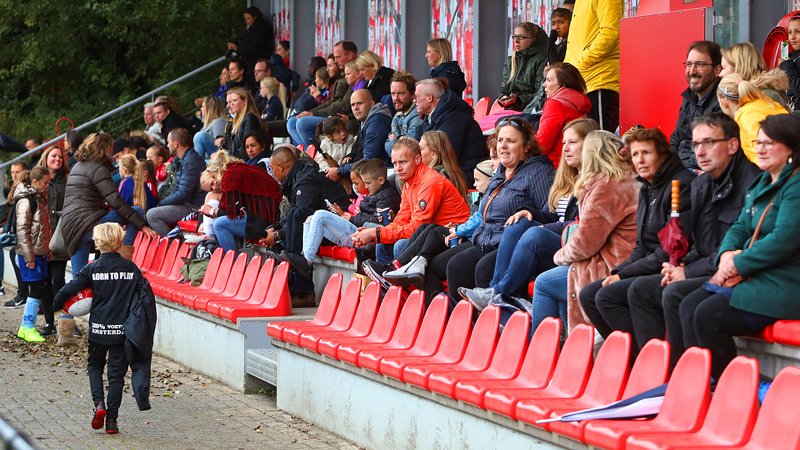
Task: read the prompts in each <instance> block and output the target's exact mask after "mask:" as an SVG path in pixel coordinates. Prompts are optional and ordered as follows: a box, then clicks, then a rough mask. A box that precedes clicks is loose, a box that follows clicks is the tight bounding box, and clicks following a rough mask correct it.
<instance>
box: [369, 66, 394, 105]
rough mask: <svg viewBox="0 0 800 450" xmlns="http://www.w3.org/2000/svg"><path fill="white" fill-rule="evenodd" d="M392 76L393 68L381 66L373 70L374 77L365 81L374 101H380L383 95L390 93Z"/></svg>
mask: <svg viewBox="0 0 800 450" xmlns="http://www.w3.org/2000/svg"><path fill="white" fill-rule="evenodd" d="M392 76H394V70H393V69H390V68H388V67H384V66H381V67H380V68H379V69H378V71H377V72H375V78H373V79H372V80H371V81H368V82H367V84H366V89H367V90H368V91H369V93H370V94H372V99H373V100H375V103H380V102H381V99H382V98H383V96H384V95H387V94H390V93H391V87H392Z"/></svg>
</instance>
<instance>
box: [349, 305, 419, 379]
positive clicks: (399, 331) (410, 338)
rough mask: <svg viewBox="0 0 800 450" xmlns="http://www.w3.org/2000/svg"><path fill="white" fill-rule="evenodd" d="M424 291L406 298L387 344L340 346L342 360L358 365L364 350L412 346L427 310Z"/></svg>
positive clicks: (360, 343) (359, 343) (358, 343)
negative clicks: (423, 314) (359, 357)
mask: <svg viewBox="0 0 800 450" xmlns="http://www.w3.org/2000/svg"><path fill="white" fill-rule="evenodd" d="M424 296H425V293H424V292H422V291H414V292H412V293H411V295H409V296H408V299H406V304H405V305H404V306H403V310H402V311H401V312H400V317H399V318H398V319H397V326H396V327H395V329H394V334H393V335H392V339H390V340H389V342H387V343H385V344H370V343H363V342H353V343H349V344H342V345H340V346H339V352H338V357H339V360H340V361H345V362H348V363H350V364H354V365H358V355H359V354H360V353H361V352H363V351H370V350H378V349H386V350H399V349H405V348H411V346H412V345H414V341H415V340H416V338H417V333H418V332H419V326H420V322H422V313H423V312H424V311H425V304H424V302H423V297H424Z"/></svg>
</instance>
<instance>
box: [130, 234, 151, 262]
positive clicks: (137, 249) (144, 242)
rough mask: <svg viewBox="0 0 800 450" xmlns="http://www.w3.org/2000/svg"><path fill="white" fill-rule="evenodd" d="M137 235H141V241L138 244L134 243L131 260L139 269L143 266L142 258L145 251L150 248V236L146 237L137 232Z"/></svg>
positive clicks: (145, 253)
mask: <svg viewBox="0 0 800 450" xmlns="http://www.w3.org/2000/svg"><path fill="white" fill-rule="evenodd" d="M139 235H142V239H141V240H140V241H139V243H138V244H137V243H134V249H133V256H131V260H132V261H133V262H134V263H136V265H137V266H138V267H139V268H140V269H141V268H142V266H143V265H144V257H145V256H147V249H148V248H150V241H151V239H150V236H147V235H146V234H144V233H143V232H141V231H140V232H139Z"/></svg>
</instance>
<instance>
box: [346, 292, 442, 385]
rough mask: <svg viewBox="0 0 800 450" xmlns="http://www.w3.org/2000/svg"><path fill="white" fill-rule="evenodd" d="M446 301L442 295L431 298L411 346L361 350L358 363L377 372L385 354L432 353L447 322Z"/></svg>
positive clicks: (440, 338) (437, 345)
mask: <svg viewBox="0 0 800 450" xmlns="http://www.w3.org/2000/svg"><path fill="white" fill-rule="evenodd" d="M447 302H448V299H447V297H446V296H444V295H437V296H436V298H434V299H433V301H432V302H431V304H430V306H428V310H427V311H425V317H423V318H422V325H420V327H419V335H418V336H417V340H416V342H415V344H414V346H413V347H411V348H409V349H398V350H383V349H376V350H368V351H363V352H361V354H359V355H358V365H359V366H361V367H363V368H364V369H369V370H371V371H373V372H378V369H379V368H380V365H381V360H383V358H386V357H387V356H398V355H416V354H424V355H426V356H427V355H432V354H433V353H434V352H436V349H437V348H438V347H439V343H440V342H441V340H442V333H444V325H445V323H446V322H447ZM420 348H421V350H420Z"/></svg>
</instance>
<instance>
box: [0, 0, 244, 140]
mask: <svg viewBox="0 0 800 450" xmlns="http://www.w3.org/2000/svg"><path fill="white" fill-rule="evenodd" d="M245 7H246V4H245V2H243V1H241V0H137V1H130V0H58V1H55V0H44V1H29V2H20V1H19V0H0V124H2V125H1V126H0V131H3V132H5V133H6V134H9V135H12V136H16V137H18V138H19V139H22V141H23V142H24V140H25V139H26V138H27V136H28V135H32V134H41V135H44V136H45V138H50V137H54V136H55V128H54V124H55V121H56V120H57V119H58V118H59V117H69V118H70V119H72V121H73V122H74V123H75V125H76V126H77V125H80V124H82V123H85V122H87V121H89V120H91V119H93V118H94V117H97V116H99V115H100V114H103V113H105V112H107V111H109V110H111V109H113V108H116V107H117V106H120V105H122V104H123V103H126V102H128V101H130V100H133V99H134V98H136V97H138V96H140V95H142V94H145V93H147V92H148V91H150V90H152V89H155V88H156V87H158V86H161V85H163V84H164V83H166V82H168V81H170V80H173V79H175V78H177V77H179V76H181V75H183V74H185V73H187V72H189V71H191V70H193V69H195V68H197V67H200V66H202V65H204V64H206V63H208V62H209V61H212V60H214V59H216V58H218V57H220V56H222V55H224V54H225V51H226V49H227V47H226V45H225V44H226V42H227V41H228V39H230V38H231V37H232V36H233V33H234V32H239V33H238V34H241V33H242V32H243V31H244V22H243V20H242V11H243V10H244V8H245ZM218 74H219V72H218V71H216V70H208V71H205V72H204V73H202V74H201V75H199V76H196V77H194V78H193V79H192V80H191V82H186V83H182V85H180V86H177V87H175V88H173V89H171V91H170V93H171V94H173V95H174V96H176V97H177V96H178V95H180V94H181V93H182V92H180V91H181V90H190V89H192V84H205V83H209V82H210V81H213V80H215V79H217V77H218ZM218 87H219V85H218V84H216V85H215V84H211V85H210V86H208V88H206V89H207V90H208V91H211V90H212V89H213V90H216V88H218ZM207 93H208V92H206V91H201V92H200V93H199V94H198V96H200V95H204V94H207ZM192 98H194V97H192ZM181 104H182V106H183V108H184V110H186V109H187V108H189V107H192V106H193V105H192V102H191V99H188V98H184V99H182V100H181ZM184 105H185V106H184ZM133 117H141V108H137V107H134V108H132V109H131V111H130V112H129V113H125V114H119V115H118V116H117V117H114V118H110V119H108V120H106V121H104V122H103V123H101V124H99V126H98V127H96V128H95V129H93V130H91V131H96V130H99V129H101V128H102V129H104V130H106V131H109V130H110V129H114V128H116V129H119V128H121V127H124V126H125V124H127V123H130V121H131V119H132V118H133ZM142 126H143V123H142V122H141V121H139V122H134V123H130V125H129V126H128V127H127V128H131V129H136V128H141V127H142ZM66 129H68V128H66ZM66 129H65V128H64V127H63V126H62V127H61V131H62V132H63V131H65V130H66ZM121 131H128V129H125V130H121Z"/></svg>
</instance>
